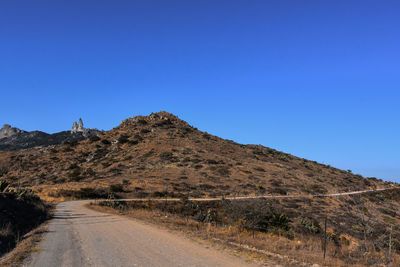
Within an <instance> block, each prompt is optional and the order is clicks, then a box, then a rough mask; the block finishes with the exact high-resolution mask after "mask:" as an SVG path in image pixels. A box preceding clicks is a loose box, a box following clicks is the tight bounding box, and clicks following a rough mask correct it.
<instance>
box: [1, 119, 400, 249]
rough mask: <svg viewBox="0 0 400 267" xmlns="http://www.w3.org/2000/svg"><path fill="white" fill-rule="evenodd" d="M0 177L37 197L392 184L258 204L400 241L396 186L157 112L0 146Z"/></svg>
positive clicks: (304, 190) (300, 223) (336, 231)
mask: <svg viewBox="0 0 400 267" xmlns="http://www.w3.org/2000/svg"><path fill="white" fill-rule="evenodd" d="M0 177H1V179H2V180H6V181H7V182H9V183H11V184H14V185H17V184H20V185H21V186H31V187H33V188H34V189H35V191H37V192H38V193H40V194H41V196H44V197H60V196H61V197H76V198H85V197H86V198H93V197H107V196H109V195H110V194H114V195H115V196H117V197H122V198H124V197H126V198H129V197H180V198H186V197H206V196H209V197H215V196H217V197H218V196H238V195H240V196H244V195H253V196H254V195H299V194H301V195H304V194H306V195H307V194H309V195H315V194H326V193H336V192H346V191H356V190H367V189H374V188H391V187H392V188H393V190H391V191H385V192H376V193H369V194H364V195H359V196H345V197H340V198H312V197H310V198H304V197H302V198H298V199H296V198H293V199H280V200H279V199H276V200H271V201H270V202H269V204H268V205H272V206H273V207H274V210H275V211H276V212H277V214H281V213H282V214H285V216H286V215H287V216H288V218H289V220H290V222H291V223H290V227H291V229H298V231H300V230H301V229H303V230H301V231H306V232H307V231H309V233H311V234H312V233H314V234H316V233H317V232H318V233H320V229H321V228H319V230H318V231H317V230H315V229H316V228H315V227H317V226H318V227H320V225H322V224H323V221H324V219H325V218H326V217H329V221H330V222H329V224H330V227H331V228H332V233H333V234H332V236H334V237H335V238H339V237H340V236H344V235H345V236H347V238H345V239H346V240H347V241H346V242H350V241H349V240H353V239H354V242H355V243H357V244H359V245H360V246H361V244H362V243H363V242H362V240H364V241H366V239H369V240H375V244H376V246H375V245H374V246H375V248H374V249H378V250H379V249H387V248H388V247H389V241H388V240H389V233H390V240H392V241H391V242H392V243H390V244H391V249H393V250H399V249H400V232H399V225H400V215H399V214H398V210H399V208H400V203H399V201H400V194H399V190H397V189H395V187H396V184H394V183H389V182H383V181H381V180H378V179H376V178H364V177H362V176H360V175H356V174H353V173H351V172H350V171H344V170H340V169H336V168H333V167H331V166H328V165H324V164H319V163H317V162H315V161H309V160H306V159H303V158H298V157H295V156H293V155H290V154H286V153H283V152H279V151H276V150H274V149H271V148H267V147H263V146H260V145H242V144H238V143H235V142H233V141H230V140H224V139H221V138H219V137H216V136H213V135H210V134H208V133H206V132H202V131H199V130H198V129H196V128H194V127H193V126H190V125H189V124H188V123H186V122H185V121H183V120H181V119H179V118H177V117H176V116H174V115H172V114H170V113H167V112H158V113H153V114H151V115H149V116H136V117H132V118H129V119H126V120H124V121H123V122H122V123H121V124H120V125H119V126H117V127H116V128H114V129H112V130H110V131H107V132H103V133H102V134H100V135H97V136H92V137H90V138H88V139H85V140H82V141H80V142H69V143H66V144H64V145H60V146H48V147H41V148H33V149H30V150H24V151H3V152H1V153H0ZM246 205H247V204H246ZM318 227H317V228H318ZM299 229H300V230H299ZM307 229H308V230H307ZM392 230H393V232H392ZM313 231H314V232H313ZM334 237H332V238H334ZM338 240H339V239H338ZM335 242H336V241H335ZM337 242H339V241H337ZM351 242H353V241H351ZM339 243H340V242H339ZM339 243H338V244H339ZM335 244H336V243H335ZM371 246H372V245H371ZM358 251H359V252H360V253H362V249H360V250H358Z"/></svg>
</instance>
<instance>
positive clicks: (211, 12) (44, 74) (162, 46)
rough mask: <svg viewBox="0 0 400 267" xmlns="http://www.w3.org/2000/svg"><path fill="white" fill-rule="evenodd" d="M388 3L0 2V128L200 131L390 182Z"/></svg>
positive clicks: (394, 74) (394, 133)
mask: <svg viewBox="0 0 400 267" xmlns="http://www.w3.org/2000/svg"><path fill="white" fill-rule="evenodd" d="M399 10H400V2H399V1H384V0H383V1H367V0H363V1H361V0H360V1H351V0H346V1H337V0H336V1H320V0H318V1H295V0H292V1H285V0H276V1H268V0H262V1H248V0H246V1H234V0H229V1H218V0H213V1H206V0H201V1H195V0H193V1H186V0H185V1H170V0H168V1H164V0H163V1H161V0H160V1H151V0H146V1H102V0H93V1H84V0H79V1H40V0H37V1H2V2H1V4H0V90H1V105H0V124H4V123H9V124H12V125H14V126H17V127H19V128H22V129H26V130H35V129H39V130H42V131H47V132H57V131H61V130H65V129H69V128H70V127H71V125H72V122H73V121H75V120H77V119H78V118H79V117H82V118H83V119H84V122H85V123H86V126H88V127H96V128H100V129H105V130H108V129H111V128H113V127H115V126H116V125H118V124H119V123H120V121H121V120H123V119H125V118H127V117H130V116H132V115H138V114H143V115H146V114H148V113H151V112H156V111H160V110H166V111H169V112H171V113H174V114H176V115H178V116H179V117H181V118H182V119H184V120H186V121H188V122H189V123H190V124H192V125H194V126H196V127H197V128H199V129H200V130H204V131H207V132H209V133H211V134H215V135H218V136H221V137H224V138H228V139H231V140H235V141H237V142H240V143H255V144H262V145H265V146H268V147H272V148H275V149H278V150H282V151H285V152H288V153H291V154H294V155H296V156H300V157H305V158H308V159H312V160H317V161H319V162H322V163H326V164H330V165H332V166H335V167H339V168H342V169H351V170H353V172H355V173H360V174H362V175H364V176H376V177H379V178H383V179H387V180H394V181H398V182H400V156H399V151H400V139H399V136H400V134H399V133H400V124H399V118H400V107H399V102H400V73H399V72H400V49H399V47H400V31H399V29H400V17H399V16H398V11H399Z"/></svg>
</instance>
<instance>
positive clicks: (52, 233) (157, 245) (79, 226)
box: [24, 201, 249, 267]
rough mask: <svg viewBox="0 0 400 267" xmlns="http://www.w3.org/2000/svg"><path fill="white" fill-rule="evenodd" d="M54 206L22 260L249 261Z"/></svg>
mask: <svg viewBox="0 0 400 267" xmlns="http://www.w3.org/2000/svg"><path fill="white" fill-rule="evenodd" d="M87 202H88V201H70V202H64V203H61V204H59V205H58V206H57V211H56V214H55V218H54V219H53V220H52V222H51V223H50V225H49V232H48V233H47V234H46V235H45V238H44V240H43V241H42V242H41V244H40V246H41V248H42V249H41V251H40V252H38V253H34V254H33V255H32V257H31V259H29V260H28V261H27V262H26V263H25V264H24V266H37V267H46V266H49V267H54V266H249V265H248V264H246V263H245V262H244V261H243V260H241V259H239V258H236V257H234V256H230V255H228V254H226V253H225V252H221V251H217V250H215V249H212V248H206V247H205V246H204V245H201V244H199V243H196V242H194V241H192V240H189V239H186V238H184V237H180V236H177V235H175V234H173V233H171V232H168V231H166V230H163V229H160V228H158V227H156V226H152V225H149V224H145V223H143V222H140V221H136V220H132V219H129V218H124V217H121V216H116V215H110V214H104V213H100V212H97V211H93V210H90V209H88V208H86V207H84V204H85V203H87Z"/></svg>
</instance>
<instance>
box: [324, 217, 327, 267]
mask: <svg viewBox="0 0 400 267" xmlns="http://www.w3.org/2000/svg"><path fill="white" fill-rule="evenodd" d="M326 221H327V217H326V216H325V229H324V260H325V257H326V239H327V236H326Z"/></svg>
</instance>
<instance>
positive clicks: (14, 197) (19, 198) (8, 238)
mask: <svg viewBox="0 0 400 267" xmlns="http://www.w3.org/2000/svg"><path fill="white" fill-rule="evenodd" d="M0 191H1V192H2V194H0V211H1V213H0V241H1V242H0V256H2V255H3V254H4V253H6V252H8V251H10V250H11V249H12V248H14V247H15V245H16V244H17V243H18V242H19V241H21V240H22V239H23V236H24V234H26V233H27V232H29V231H30V230H32V229H34V228H35V227H37V226H38V225H39V224H41V223H42V222H44V221H45V220H47V219H49V218H50V209H51V207H50V206H49V205H48V204H45V203H44V202H43V201H41V200H40V198H39V197H37V196H36V195H35V194H34V193H33V192H32V190H29V189H26V188H20V189H18V188H14V187H11V186H9V185H8V184H7V183H6V182H4V181H0Z"/></svg>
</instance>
